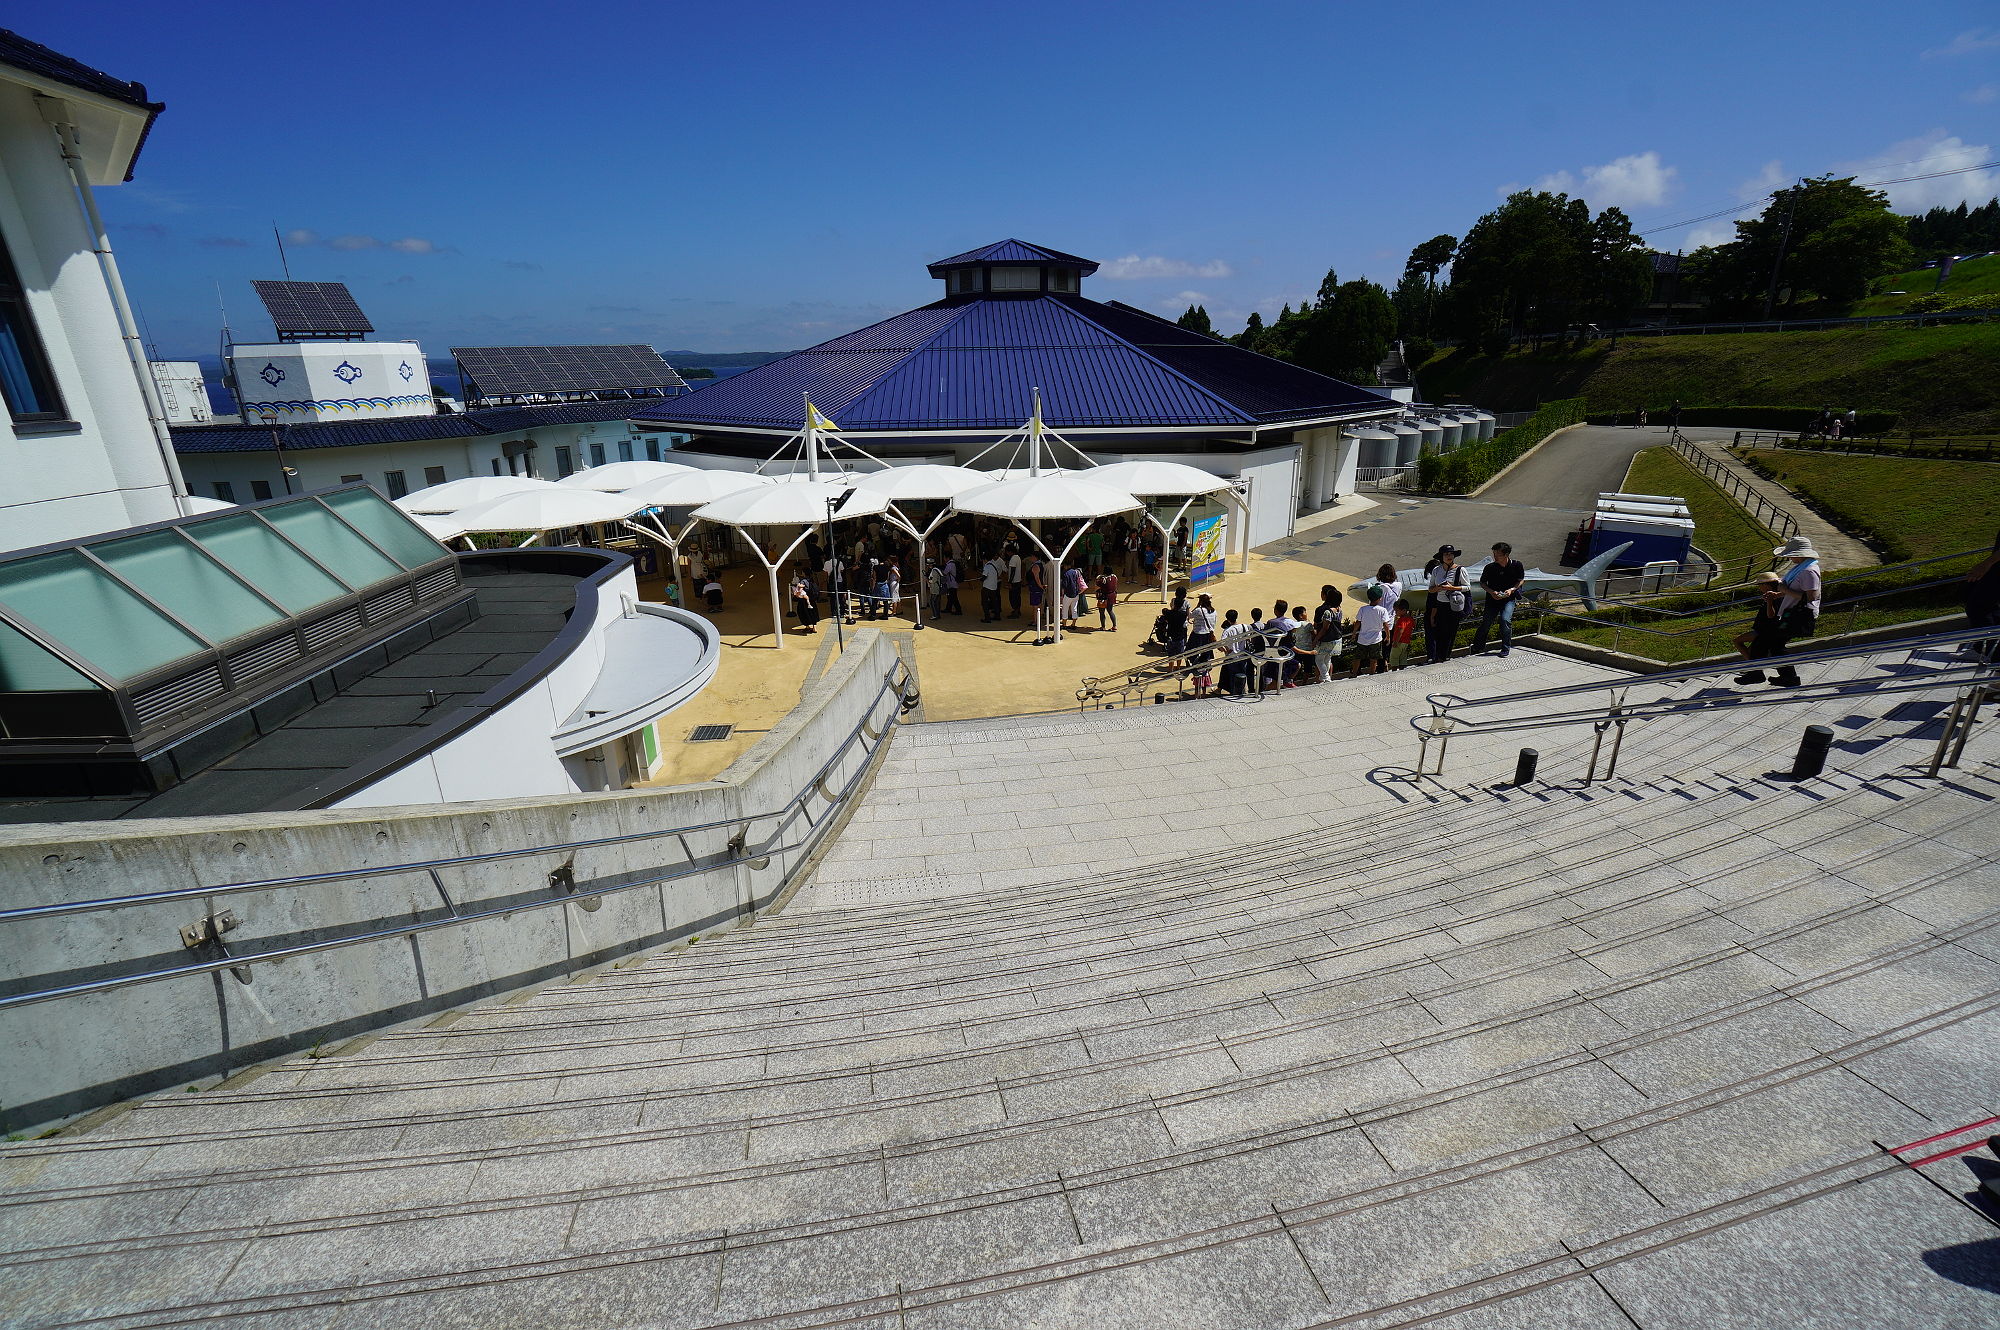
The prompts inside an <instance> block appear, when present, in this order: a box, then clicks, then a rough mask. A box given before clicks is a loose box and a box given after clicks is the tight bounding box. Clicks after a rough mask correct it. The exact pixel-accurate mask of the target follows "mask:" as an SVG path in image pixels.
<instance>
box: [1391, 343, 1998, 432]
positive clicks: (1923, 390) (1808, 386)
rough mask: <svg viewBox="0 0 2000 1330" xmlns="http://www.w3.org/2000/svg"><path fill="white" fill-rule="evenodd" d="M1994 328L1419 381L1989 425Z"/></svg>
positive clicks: (1454, 363)
mask: <svg viewBox="0 0 2000 1330" xmlns="http://www.w3.org/2000/svg"><path fill="white" fill-rule="evenodd" d="M1996 367H2000V322H1993V323H1973V324H1957V325H1948V326H1945V327H1935V328H1896V327H1876V328H1852V329H1842V330H1839V331H1833V332H1798V333H1724V334H1718V335H1714V336H1683V337H1627V338H1623V339H1621V340H1620V342H1619V344H1618V347H1617V349H1616V350H1612V349H1611V348H1610V347H1609V345H1608V343H1603V342H1600V343H1597V344H1596V345H1594V346H1591V347H1589V348H1587V349H1584V350H1582V351H1574V352H1570V353H1567V354H1554V353H1546V354H1541V355H1535V354H1530V353H1516V354H1513V355H1507V356H1500V357H1491V356H1464V355H1461V354H1460V353H1459V351H1457V350H1453V351H1449V352H1445V353H1444V354H1442V355H1440V356H1439V357H1438V358H1437V359H1435V360H1432V361H1431V362H1430V363H1429V364H1428V365H1426V366H1425V367H1424V369H1423V370H1422V371H1421V373H1420V374H1419V377H1418V383H1419V385H1420V388H1421V390H1422V393H1423V395H1424V397H1425V398H1427V399H1428V400H1430V401H1434V402H1441V401H1469V402H1477V403H1478V404H1479V405H1481V406H1484V407H1487V408H1489V409H1493V410H1500V411H1522V410H1527V409H1529V408H1531V407H1533V406H1535V405H1536V404H1537V403H1539V402H1543V401H1549V400H1552V399H1554V398H1558V397H1569V396H1576V395H1581V396H1584V397H1587V398H1589V399H1590V409H1591V410H1592V411H1630V410H1633V409H1635V408H1637V407H1640V406H1644V407H1648V408H1650V409H1652V410H1654V411H1661V410H1664V409H1665V407H1666V405H1667V403H1669V402H1671V401H1673V400H1674V399H1675V398H1678V399H1680V401H1681V403H1682V404H1683V405H1685V406H1689V407H1695V406H1806V407H1812V406H1819V405H1822V404H1824V403H1834V404H1836V405H1838V406H1841V407H1854V408H1855V409H1857V410H1861V411H1893V412H1896V413H1898V415H1899V416H1900V417H1901V420H1900V423H1901V424H1903V425H1905V426H1928V427H1934V428H1949V429H1960V430H1969V429H1976V428H1982V427H1983V428H1991V427H1993V426H1995V425H2000V372H1996Z"/></svg>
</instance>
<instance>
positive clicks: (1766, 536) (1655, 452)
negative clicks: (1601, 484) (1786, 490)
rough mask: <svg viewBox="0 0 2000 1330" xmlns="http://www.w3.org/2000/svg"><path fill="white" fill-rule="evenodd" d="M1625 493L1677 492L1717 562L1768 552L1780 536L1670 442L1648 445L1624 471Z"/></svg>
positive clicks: (1696, 537) (1699, 543)
mask: <svg viewBox="0 0 2000 1330" xmlns="http://www.w3.org/2000/svg"><path fill="white" fill-rule="evenodd" d="M1625 493H1627V494H1679V495H1682V496H1684V497H1685V498H1686V499H1687V502H1688V511H1689V512H1690V513H1692V514H1694V543H1695V544H1696V545H1697V546H1698V547H1700V549H1701V550H1702V552H1703V553H1705V554H1707V555H1708V557H1709V558H1711V559H1714V560H1715V561H1716V562H1717V563H1719V564H1723V565H1725V566H1726V565H1728V564H1731V563H1734V562H1735V561H1737V560H1738V559H1747V558H1750V557H1751V556H1753V555H1755V554H1758V553H1760V552H1761V553H1769V552H1770V550H1771V547H1772V546H1774V545H1776V544H1777V543H1778V538H1777V537H1776V536H1775V535H1773V534H1772V533H1771V532H1770V531H1767V530H1766V529H1765V528H1764V527H1763V526H1761V525H1759V524H1758V523H1756V522H1754V521H1752V520H1751V519H1750V514H1748V513H1746V512H1745V511H1743V508H1742V506H1741V505H1740V504H1738V503H1737V502H1736V500H1734V499H1732V498H1730V497H1729V496H1728V495H1726V494H1724V493H1723V492H1722V491H1721V490H1719V489H1717V488H1716V487H1715V486H1714V485H1711V484H1710V483H1709V482H1708V480H1707V479H1706V478H1705V477H1704V476H1702V475H1701V474H1700V473H1699V472H1697V471H1695V470H1694V469H1693V468H1692V467H1690V466H1689V465H1688V464H1687V463H1686V462H1683V461H1682V460H1681V459H1680V458H1679V457H1676V456H1675V455H1674V451H1673V449H1671V448H1648V449H1646V450H1645V451H1643V452H1641V453H1640V454H1639V455H1638V456H1636V457H1634V458H1633V459H1632V469H1631V470H1629V471H1627V472H1626V473H1625Z"/></svg>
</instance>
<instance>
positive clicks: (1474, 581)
mask: <svg viewBox="0 0 2000 1330" xmlns="http://www.w3.org/2000/svg"><path fill="white" fill-rule="evenodd" d="M1631 548H1632V542H1631V541H1629V540H1628V541H1626V542H1625V543H1624V544H1623V545H1614V546H1612V547H1611V548H1610V549H1608V550H1606V551H1604V553H1602V554H1600V555H1598V556H1597V557H1596V558H1595V559H1592V560H1591V561H1590V562H1589V563H1586V564H1585V565H1583V567H1581V568H1579V569H1577V570H1576V571H1575V572H1573V573H1545V572H1543V571H1542V570H1541V569H1539V568H1530V569H1529V570H1528V571H1527V574H1526V576H1524V577H1523V578H1522V579H1521V591H1520V594H1521V595H1523V596H1526V595H1527V594H1528V593H1530V592H1534V591H1567V592H1571V593H1573V594H1575V595H1577V596H1579V597H1581V598H1582V600H1583V607H1584V608H1585V609H1587V610H1594V609H1596V608H1597V584H1598V582H1599V580H1600V579H1602V578H1603V576H1604V574H1605V573H1606V572H1608V571H1610V568H1611V562H1612V560H1614V559H1616V558H1617V557H1618V556H1619V555H1621V554H1623V553H1624V552H1625V551H1626V550H1629V549H1631ZM1491 562H1493V561H1492V560H1491V559H1481V560H1480V561H1479V562H1478V563H1469V564H1466V565H1465V577H1466V581H1467V582H1469V583H1470V584H1471V585H1470V586H1468V587H1467V588H1466V589H1467V590H1468V591H1470V592H1471V598H1470V599H1469V600H1468V601H1467V602H1466V603H1467V604H1468V605H1472V604H1477V603H1478V602H1479V601H1480V600H1482V599H1484V598H1485V596H1486V589H1485V588H1484V587H1482V586H1480V585H1479V571H1480V569H1482V568H1484V567H1485V566H1486V565H1487V564H1489V563H1491ZM1396 579H1397V580H1398V581H1400V582H1401V583H1402V584H1403V588H1404V590H1403V594H1404V595H1405V596H1421V595H1423V594H1424V592H1425V585H1424V583H1425V578H1424V570H1423V569H1422V568H1404V569H1401V570H1399V571H1398V572H1397V573H1396ZM1374 585H1375V579H1374V578H1372V577H1369V578H1364V579H1362V580H1361V581H1359V582H1356V583H1354V584H1353V585H1352V586H1350V587H1348V588H1347V590H1348V594H1350V595H1353V596H1358V597H1360V598H1361V600H1362V601H1364V602H1365V601H1366V600H1367V599H1368V588H1369V587H1371V586H1374Z"/></svg>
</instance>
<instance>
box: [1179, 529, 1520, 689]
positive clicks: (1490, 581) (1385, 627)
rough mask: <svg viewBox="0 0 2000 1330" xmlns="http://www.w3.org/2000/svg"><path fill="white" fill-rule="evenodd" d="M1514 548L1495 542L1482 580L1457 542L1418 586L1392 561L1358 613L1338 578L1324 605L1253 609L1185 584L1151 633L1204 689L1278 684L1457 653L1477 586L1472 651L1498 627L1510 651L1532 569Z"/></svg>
mask: <svg viewBox="0 0 2000 1330" xmlns="http://www.w3.org/2000/svg"><path fill="white" fill-rule="evenodd" d="M1513 554H1514V551H1513V547H1512V546H1511V545H1508V544H1506V543H1505V542H1502V543H1500V544H1496V545H1495V546H1494V547H1493V559H1492V561H1491V562H1490V563H1488V564H1487V565H1486V566H1485V567H1484V568H1482V569H1481V570H1480V573H1479V578H1478V581H1477V582H1476V583H1475V582H1473V581H1472V580H1471V578H1470V576H1469V575H1468V573H1467V571H1466V568H1465V567H1464V565H1463V564H1461V563H1460V562H1459V560H1460V559H1461V558H1463V557H1464V551H1463V550H1460V549H1459V548H1458V547H1457V546H1454V545H1443V546H1440V547H1439V548H1438V551H1437V553H1436V554H1434V555H1432V556H1431V558H1430V561H1429V562H1428V563H1426V564H1425V566H1424V568H1423V571H1422V573H1421V575H1420V576H1419V578H1418V579H1417V582H1416V584H1415V585H1413V586H1408V587H1406V586H1405V585H1404V582H1403V577H1402V574H1401V573H1399V572H1398V571H1397V570H1396V568H1395V566H1394V565H1393V564H1386V563H1385V564H1383V565H1382V566H1381V567H1380V568H1378V569H1376V571H1375V576H1374V578H1373V579H1372V580H1370V581H1369V582H1368V583H1367V585H1366V586H1365V587H1364V588H1363V589H1362V590H1361V592H1360V594H1359V595H1358V596H1357V603H1355V604H1354V605H1353V606H1352V612H1351V613H1350V607H1349V605H1348V598H1347V597H1346V596H1345V595H1343V594H1342V592H1341V591H1340V589H1339V588H1338V587H1335V586H1332V585H1327V586H1322V587H1321V588H1320V599H1319V604H1317V605H1308V604H1306V602H1304V601H1298V602H1292V601H1286V600H1279V601H1275V602H1274V603H1273V604H1272V606H1271V611H1270V613H1269V614H1268V615H1267V614H1266V613H1265V612H1264V609H1263V608H1262V607H1261V606H1258V607H1254V608H1252V609H1251V610H1250V611H1249V613H1248V615H1247V617H1246V616H1245V615H1243V614H1242V613H1240V612H1239V611H1237V610H1233V609H1231V610H1226V611H1223V612H1221V614H1220V616H1219V617H1218V614H1217V611H1216V608H1215V603H1214V600H1213V598H1212V597H1211V596H1210V595H1208V594H1206V593H1199V594H1197V595H1196V596H1195V598H1194V600H1193V602H1192V603H1190V602H1189V600H1188V598H1187V593H1185V592H1182V593H1179V594H1177V595H1176V596H1175V598H1174V600H1173V602H1172V603H1171V604H1169V605H1168V606H1167V608H1166V609H1165V610H1163V611H1162V612H1161V614H1160V616H1159V618H1158V620H1157V621H1156V622H1155V625H1154V629H1153V633H1154V636H1155V637H1156V638H1157V639H1158V640H1159V642H1160V644H1161V646H1162V647H1163V648H1164V649H1165V651H1166V653H1167V657H1168V662H1162V663H1169V662H1171V661H1172V660H1175V659H1179V660H1184V661H1185V664H1186V666H1187V667H1188V668H1189V669H1191V670H1192V674H1191V675H1190V679H1191V682H1192V683H1193V685H1194V691H1195V693H1196V695H1197V696H1200V695H1204V694H1207V693H1208V692H1210V691H1211V690H1214V691H1218V692H1221V693H1224V694H1228V695H1232V696H1242V695H1245V694H1254V693H1263V692H1273V691H1279V690H1282V689H1286V688H1299V687H1304V686H1308V685H1311V684H1316V683H1330V682H1332V681H1333V680H1335V679H1338V678H1342V677H1347V678H1352V677H1354V676H1357V675H1361V674H1377V673H1383V672H1386V671H1389V670H1400V669H1403V668H1405V667H1406V666H1410V665H1434V664H1440V663H1442V662H1444V661H1447V660H1449V659H1450V658H1451V655H1452V652H1453V651H1454V650H1455V649H1456V647H1457V643H1458V635H1459V631H1460V628H1461V626H1462V624H1463V622H1464V619H1465V617H1466V612H1467V608H1468V605H1469V602H1470V600H1471V596H1472V588H1473V587H1474V586H1475V585H1476V586H1478V587H1480V588H1481V589H1482V590H1483V591H1484V592H1485V602H1484V605H1483V607H1482V609H1481V611H1480V616H1479V625H1478V628H1477V629H1476V631H1475V632H1474V635H1473V638H1472V645H1471V650H1472V651H1473V652H1474V653H1475V654H1483V653H1484V652H1485V651H1486V650H1487V649H1488V648H1487V642H1488V639H1489V638H1490V637H1491V636H1492V631H1493V629H1494V628H1495V627H1496V626H1497V628H1498V630H1499V634H1498V635H1499V644H1500V655H1502V656H1506V655H1509V654H1511V653H1512V651H1513V648H1514V626H1513V625H1514V609H1515V605H1516V603H1517V601H1518V599H1519V596H1520V591H1521V586H1522V583H1523V581H1524V578H1525V572H1526V570H1525V569H1524V568H1523V566H1522V564H1521V562H1520V560H1518V559H1516V558H1514V557H1513ZM1418 591H1421V592H1423V593H1425V594H1424V597H1423V604H1422V608H1421V609H1419V608H1417V606H1416V605H1415V604H1414V603H1413V602H1414V600H1415V596H1414V595H1413V594H1412V593H1413V592H1418Z"/></svg>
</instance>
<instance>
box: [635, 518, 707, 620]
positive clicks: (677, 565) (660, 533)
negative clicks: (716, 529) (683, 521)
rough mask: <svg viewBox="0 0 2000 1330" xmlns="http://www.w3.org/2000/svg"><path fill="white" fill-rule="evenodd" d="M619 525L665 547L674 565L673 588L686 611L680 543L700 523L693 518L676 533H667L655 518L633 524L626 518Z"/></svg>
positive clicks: (665, 527)
mask: <svg viewBox="0 0 2000 1330" xmlns="http://www.w3.org/2000/svg"><path fill="white" fill-rule="evenodd" d="M621 525H623V526H625V527H626V528H628V529H629V530H632V531H636V532H638V533H639V534H640V535H642V536H651V537H652V538H653V539H654V540H657V541H659V542H660V543H661V544H663V545H665V546H666V547H667V557H668V558H669V559H671V560H673V565H674V587H675V589H676V590H678V591H679V592H680V606H681V608H682V609H686V608H687V607H688V584H687V576H686V575H685V574H684V573H682V572H681V542H682V541H684V540H686V539H687V538H688V537H689V536H690V535H692V534H694V529H695V528H696V527H697V526H699V525H701V523H700V521H699V520H698V519H695V518H690V519H688V522H687V525H685V526H683V527H682V528H681V529H680V531H679V532H678V533H674V532H670V531H668V530H667V524H666V523H664V522H662V521H661V520H660V519H659V518H657V517H651V516H649V517H648V518H647V520H646V521H645V522H635V521H633V520H632V519H631V518H629V517H628V518H626V519H625V520H624V522H623V523H622V524H621Z"/></svg>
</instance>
